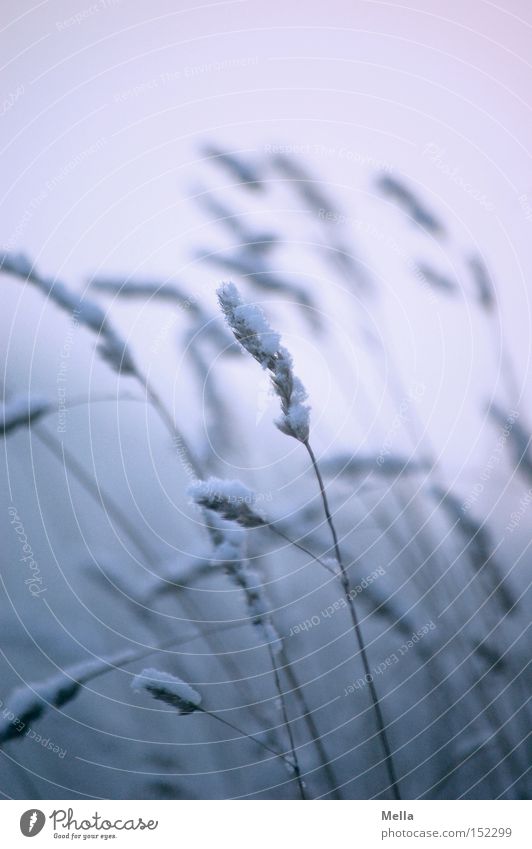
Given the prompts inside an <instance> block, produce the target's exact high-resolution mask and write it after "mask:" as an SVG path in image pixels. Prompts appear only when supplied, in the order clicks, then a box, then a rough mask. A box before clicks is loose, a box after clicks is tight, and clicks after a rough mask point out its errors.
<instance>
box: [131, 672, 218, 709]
mask: <svg viewBox="0 0 532 849" xmlns="http://www.w3.org/2000/svg"><path fill="white" fill-rule="evenodd" d="M131 687H132V689H133V690H135V691H136V692H146V693H149V694H150V696H152V697H153V698H154V699H158V700H159V701H161V702H165V703H166V704H167V705H170V706H171V707H174V708H176V709H177V710H178V712H179V713H180V714H181V715H182V716H185V715H186V714H189V713H194V712H195V711H197V710H199V709H200V704H201V696H200V694H199V693H198V692H197V691H196V690H194V689H193V687H191V686H190V685H189V684H187V683H185V681H182V680H181V678H177V676H175V675H170V673H169V672H163V671H161V670H160V669H143V670H142V672H141V674H140V675H136V676H135V678H134V679H133V681H132V684H131Z"/></svg>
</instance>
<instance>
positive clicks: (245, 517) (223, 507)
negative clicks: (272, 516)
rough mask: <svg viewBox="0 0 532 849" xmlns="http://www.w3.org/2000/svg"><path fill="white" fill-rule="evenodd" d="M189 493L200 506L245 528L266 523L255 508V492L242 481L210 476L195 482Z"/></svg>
mask: <svg viewBox="0 0 532 849" xmlns="http://www.w3.org/2000/svg"><path fill="white" fill-rule="evenodd" d="M188 493H189V495H190V496H191V498H192V499H193V500H194V501H195V502H196V504H198V505H199V506H200V507H204V508H205V509H207V510H213V511H214V512H215V513H218V514H219V515H220V516H222V517H223V518H224V519H228V520H229V521H232V522H238V524H239V525H241V526H242V527H243V528H256V527H258V526H260V525H264V524H265V522H264V519H262V517H261V516H259V514H258V513H257V512H256V510H255V509H254V507H255V501H256V496H255V493H254V492H252V491H251V490H250V489H248V488H247V486H244V484H243V483H241V482H240V481H236V480H222V479H221V478H208V480H206V481H196V483H193V484H192V485H191V486H190V487H189V489H188Z"/></svg>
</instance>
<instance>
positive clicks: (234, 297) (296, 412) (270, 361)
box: [218, 283, 310, 442]
mask: <svg viewBox="0 0 532 849" xmlns="http://www.w3.org/2000/svg"><path fill="white" fill-rule="evenodd" d="M218 301H219V303H220V307H221V309H222V312H223V314H224V316H225V318H226V321H227V323H228V325H229V327H230V328H231V330H232V331H233V333H234V335H235V339H236V340H237V341H238V342H240V344H241V345H242V347H243V348H245V350H246V351H247V352H248V353H249V354H251V356H252V357H254V359H256V360H257V362H258V363H259V364H260V365H261V366H262V368H263V369H267V370H268V371H269V373H270V377H271V381H272V385H273V388H274V390H275V393H276V394H277V396H278V397H279V399H280V401H281V410H282V416H281V417H280V418H279V419H277V421H276V422H275V424H276V425H277V427H278V428H279V430H281V431H282V432H283V433H286V434H287V435H288V436H293V437H294V439H297V440H299V442H307V440H308V437H309V420H310V408H309V407H308V406H307V405H306V404H305V403H304V402H305V401H306V400H307V392H306V390H305V387H304V386H303V384H302V383H301V381H300V380H299V378H298V377H296V376H295V375H294V370H293V362H292V357H291V355H290V353H289V351H287V349H286V348H285V347H283V345H281V337H280V336H279V334H278V333H276V332H275V331H274V330H272V328H271V327H270V325H269V324H268V321H267V320H266V317H265V316H264V313H263V312H262V310H261V308H260V307H258V306H257V305H256V304H246V303H244V301H243V300H242V298H241V297H240V294H239V292H238V289H237V288H236V286H235V285H234V283H223V284H222V285H221V286H220V287H219V289H218Z"/></svg>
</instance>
